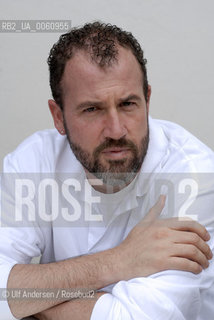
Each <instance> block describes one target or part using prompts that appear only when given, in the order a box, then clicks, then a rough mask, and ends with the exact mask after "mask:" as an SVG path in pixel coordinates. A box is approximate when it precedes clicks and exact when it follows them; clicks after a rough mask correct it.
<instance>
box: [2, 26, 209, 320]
mask: <svg viewBox="0 0 214 320" xmlns="http://www.w3.org/2000/svg"><path fill="white" fill-rule="evenodd" d="M48 62H49V67H50V85H51V89H52V93H53V98H54V100H50V101H49V108H50V111H51V113H52V116H53V120H54V124H55V127H56V129H57V131H58V132H57V131H56V130H48V131H45V132H39V133H36V134H35V135H33V136H32V137H30V138H29V139H27V140H26V141H25V142H24V143H23V144H22V145H21V146H19V147H18V149H17V150H16V151H15V152H14V153H12V154H10V155H8V156H7V158H6V159H5V161H4V172H13V173H15V175H18V176H19V174H20V173H22V172H24V173H37V174H39V177H40V178H41V179H42V174H47V173H60V176H59V177H57V181H58V182H59V185H60V188H61V190H62V193H60V195H59V193H58V190H59V189H57V188H58V185H56V184H55V182H51V184H50V185H51V188H52V190H53V189H54V190H57V192H56V194H57V197H56V198H57V201H58V198H59V201H60V203H58V202H54V200H53V199H52V200H53V202H51V203H48V206H49V208H48V210H49V211H50V212H51V214H53V212H54V213H56V214H55V215H54V216H55V217H56V215H57V212H56V211H55V209H56V207H60V208H61V209H62V210H61V211H60V212H61V213H62V216H63V217H64V218H65V217H67V220H66V219H64V220H65V221H61V220H60V222H59V220H55V219H52V220H48V219H46V222H47V223H46V224H44V225H43V224H42V223H43V221H41V220H44V219H42V218H44V214H43V215H42V218H41V220H39V221H37V220H36V221H34V222H33V223H32V220H30V222H29V220H28V218H29V217H28V215H27V214H25V212H23V214H22V215H21V217H22V221H21V223H22V228H20V227H19V228H18V227H17V228H14V225H13V221H14V220H13V219H12V217H13V214H12V213H11V212H13V208H14V207H17V203H16V198H15V196H14V195H13V193H12V191H11V189H12V187H11V188H9V187H8V186H7V182H6V183H5V186H4V188H3V187H2V189H3V199H2V202H4V205H5V207H4V208H5V209H4V210H3V211H4V212H5V213H4V215H3V217H2V221H3V224H6V225H7V226H9V227H10V228H2V229H1V242H0V257H1V258H0V259H1V270H0V271H1V274H2V275H3V279H2V280H1V287H3V288H5V287H7V288H8V289H12V288H28V289H34V288H36V289H39V288H43V289H48V288H51V289H57V288H65V289H69V288H72V289H78V288H82V289H84V288H86V289H87V288H93V289H95V290H98V292H97V293H96V299H71V300H70V301H66V300H67V299H66V297H64V298H61V299H41V300H39V301H38V300H37V301H36V299H34V300H24V299H22V300H20V299H9V298H10V297H9V298H8V304H7V303H6V301H4V302H2V310H3V311H4V312H3V313H4V320H6V319H12V314H13V315H14V316H15V317H16V318H21V317H24V316H28V315H35V317H36V318H38V319H61V320H62V319H69V317H70V318H72V319H90V318H91V319H93V320H94V319H100V318H102V319H123V320H124V319H176V320H179V319H191V320H193V319H211V318H209V317H210V316H211V315H212V314H213V313H212V312H213V311H214V310H213V303H212V302H211V301H212V297H213V268H214V267H213V263H211V262H210V266H209V267H208V265H209V263H208V260H210V259H211V258H212V253H211V251H210V249H209V247H208V245H207V243H206V242H207V241H208V240H209V239H210V236H209V234H208V232H207V231H206V229H205V228H204V227H203V226H202V225H200V224H199V223H197V222H193V221H189V220H184V219H173V218H169V219H165V220H157V219H156V218H157V217H158V216H159V215H160V214H161V215H162V217H165V218H167V217H172V216H177V215H179V213H180V214H181V215H182V212H183V211H185V210H184V206H186V209H187V207H188V208H189V209H190V210H189V212H190V214H194V215H195V216H196V217H197V218H198V219H199V222H201V223H206V226H207V229H208V231H209V232H210V234H211V235H213V218H212V210H213V201H212V200H213V189H212V187H213V186H212V181H211V183H207V181H206V183H205V185H203V188H201V189H202V190H201V189H200V190H197V194H196V193H195V194H194V197H193V199H194V200H195V201H196V198H197V199H198V201H196V203H197V204H196V205H194V201H192V198H191V197H189V200H190V201H191V202H189V203H188V205H187V203H186V201H185V200H186V199H184V198H183V197H182V196H181V195H179V196H178V197H176V199H175V203H174V205H173V210H172V211H171V209H172V207H171V206H170V204H169V202H170V197H168V200H167V201H168V205H166V206H165V198H164V197H163V196H160V197H159V200H158V201H157V203H156V204H155V206H153V207H152V204H154V199H155V198H156V199H157V196H158V195H160V194H161V187H160V186H159V182H160V181H163V180H164V179H163V176H161V174H162V173H163V174H168V173H169V174H170V175H172V173H174V172H175V173H184V174H186V173H188V172H192V173H196V172H209V173H210V172H213V169H214V162H213V160H214V156H213V153H212V151H211V150H209V149H208V148H207V147H206V146H204V145H203V144H202V143H200V142H199V141H198V140H197V139H196V138H194V137H193V136H192V135H191V134H189V133H188V132H186V131H185V130H184V129H182V128H180V127H179V126H177V125H175V124H171V123H168V122H164V121H155V120H153V119H151V118H150V117H148V113H149V101H150V95H151V88H150V86H149V85H148V81H147V73H146V66H145V63H146V61H145V59H144V56H143V51H142V50H141V48H140V46H139V44H138V42H137V41H136V40H135V39H134V37H133V36H132V35H131V34H129V33H127V32H124V31H122V30H120V29H119V28H117V27H116V26H111V25H105V24H100V23H98V22H96V23H93V24H87V25H85V26H84V27H83V28H80V29H73V30H72V31H71V32H70V33H68V34H65V35H63V36H61V38H60V40H59V42H58V43H57V44H56V45H54V47H53V48H52V50H51V53H50V56H49V60H48ZM71 150H72V151H71ZM64 174H65V176H64ZM73 177H75V178H76V177H78V181H77V179H74V178H73ZM157 177H158V179H157ZM164 177H166V176H164ZM170 177H171V176H170ZM184 178H185V179H181V181H180V175H179V176H176V179H177V180H176V179H175V180H176V181H175V185H176V183H178V190H179V192H180V194H181V193H182V190H183V188H184V187H185V186H189V185H190V187H191V183H193V185H194V182H193V181H195V180H191V182H189V181H190V179H188V178H187V177H186V176H184ZM6 180H7V179H6ZM38 180H40V179H38ZM44 181H45V183H47V180H44V179H43V181H42V184H40V183H39V189H38V194H39V195H41V194H42V191H41V190H43V189H45V188H46V186H47V184H46V185H45V183H44ZM48 181H49V182H50V179H49V180H48ZM51 181H52V180H51ZM79 181H80V182H79ZM156 181H158V187H160V188H159V189H158V188H156V187H157V183H156ZM164 181H166V178H165V180H164ZM83 182H84V189H81V188H82V186H83ZM170 182H171V180H170ZM163 184H165V185H166V183H165V182H164V183H163ZM10 186H12V184H10ZM176 186H177V185H176ZM31 187H32V188H31V189H33V186H32V185H31ZM156 189H157V190H156ZM29 190H30V189H29ZM88 190H90V192H91V193H93V199H95V198H99V201H97V203H95V201H94V205H93V208H92V211H93V212H92V213H90V214H89V211H90V209H91V207H90V204H91V202H92V201H91V199H89V198H90V196H89V193H88ZM155 190H156V192H155ZM192 190H193V193H194V190H195V189H191V190H190V191H191V196H192ZM31 191H32V190H31ZM16 195H17V193H16ZM90 195H91V194H90ZM152 195H153V196H152ZM63 196H64V197H65V198H66V201H67V202H69V201H68V200H69V199H70V200H71V199H72V201H73V204H74V200H76V202H75V206H76V208H77V209H78V208H80V209H83V210H82V211H81V212H80V214H79V213H78V210H74V205H73V211H72V212H73V214H72V215H70V216H69V215H68V211H66V210H67V209H68V208H65V201H64V199H63ZM95 196H96V197H95ZM196 196H197V197H196ZM46 197H47V198H48V195H47V194H46ZM29 198H30V196H29ZM31 198H32V197H31ZM49 198H50V197H49ZM14 199H15V200H14ZM38 199H39V200H41V197H40V196H38ZM43 200H44V201H45V198H44V199H43ZM190 204H192V206H190ZM67 206H69V205H68V204H67ZM151 207H152V209H151V210H150V211H149V208H151ZM32 208H33V205H32V206H31V209H32ZM36 208H37V209H38V210H36V212H37V214H38V215H39V214H41V211H42V210H40V209H41V208H43V210H44V211H45V209H46V208H45V209H44V206H43V202H42V204H41V201H40V202H39V204H38V207H36ZM166 208H168V209H170V210H168V211H169V212H168V211H167V210H166ZM191 208H193V209H192V211H191ZM201 209H203V212H201ZM69 210H72V208H71V206H69ZM32 211H33V209H32V210H31V214H32ZM146 213H148V214H147V215H146ZM183 215H185V214H183ZM45 217H46V218H47V216H45ZM74 217H75V219H74ZM76 217H78V218H79V220H78V219H77V218H76ZM68 218H69V219H70V220H68ZM92 218H94V220H93V219H92ZM143 218H144V219H143ZM72 219H73V220H72ZM81 219H82V220H81ZM95 220H96V221H95ZM8 221H9V222H8ZM80 221H81V222H80ZM12 227H13V228H12ZM15 227H16V225H15ZM209 245H210V246H211V248H213V239H211V240H210V243H209ZM40 254H41V255H42V258H41V262H42V263H41V264H39V265H32V264H29V262H30V260H31V258H32V257H34V256H38V255H40ZM202 269H204V270H202ZM165 270H169V271H165ZM176 270H177V271H176ZM179 270H182V271H179ZM3 308H4V309H3ZM0 317H1V316H0ZM2 319H3V318H2Z"/></svg>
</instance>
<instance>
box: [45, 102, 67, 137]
mask: <svg viewBox="0 0 214 320" xmlns="http://www.w3.org/2000/svg"><path fill="white" fill-rule="evenodd" d="M48 105H49V109H50V112H51V115H52V118H53V121H54V126H55V128H56V129H57V130H58V132H59V133H60V134H61V135H64V134H65V128H64V120H63V112H62V109H61V108H60V107H59V106H58V104H57V103H56V102H55V101H54V100H52V99H50V100H48Z"/></svg>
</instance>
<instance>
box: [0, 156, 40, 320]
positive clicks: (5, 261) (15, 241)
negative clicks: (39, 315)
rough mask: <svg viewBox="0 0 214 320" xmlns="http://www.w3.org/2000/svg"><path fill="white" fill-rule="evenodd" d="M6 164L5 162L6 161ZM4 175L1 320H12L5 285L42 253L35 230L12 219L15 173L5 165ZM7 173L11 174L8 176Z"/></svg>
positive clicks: (0, 198) (0, 197)
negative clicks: (20, 266) (19, 268)
mask: <svg viewBox="0 0 214 320" xmlns="http://www.w3.org/2000/svg"><path fill="white" fill-rule="evenodd" d="M6 160H7V159H6ZM5 163H6V165H5V167H4V169H6V171H7V173H3V174H2V175H1V176H0V186H1V190H0V310H1V311H0V320H12V319H15V318H14V316H13V315H12V313H11V311H10V308H9V305H8V301H7V294H8V293H9V291H7V282H8V277H9V274H10V272H11V269H12V268H13V266H14V265H16V264H28V263H30V262H31V260H32V258H33V257H37V256H40V255H41V253H42V251H43V250H44V236H43V233H42V231H41V229H40V228H39V227H38V226H35V224H34V225H31V226H30V225H29V224H28V222H27V221H24V215H23V220H22V221H21V222H20V223H19V224H18V225H17V224H16V221H15V219H14V214H13V213H14V208H15V205H14V193H13V192H12V185H13V182H14V176H13V175H16V173H14V172H15V170H14V168H13V167H12V166H10V165H9V162H8V161H5ZM9 171H12V172H10V173H9Z"/></svg>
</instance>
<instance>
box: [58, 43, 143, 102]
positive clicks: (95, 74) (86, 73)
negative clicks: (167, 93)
mask: <svg viewBox="0 0 214 320" xmlns="http://www.w3.org/2000/svg"><path fill="white" fill-rule="evenodd" d="M142 83H143V75H142V70H141V67H140V64H139V63H138V61H137V60H136V58H135V56H134V55H133V53H132V52H131V51H130V50H129V49H125V48H123V47H119V50H118V56H117V61H114V62H113V63H112V64H111V65H110V66H106V67H100V66H99V65H98V64H97V63H95V62H93V61H91V57H90V56H89V54H87V53H86V52H84V51H77V52H76V53H75V55H74V57H72V58H71V59H70V60H68V62H67V63H66V66H65V71H64V74H63V78H62V89H63V96H64V98H65V97H66V96H69V97H70V98H72V99H76V98H78V97H83V96H84V95H85V96H87V97H88V98H91V97H92V95H94V97H95V96H96V95H97V98H99V97H98V96H99V94H102V93H104V91H105V92H108V91H113V90H114V89H117V91H118V90H120V91H121V94H123V91H126V90H127V89H128V90H130V91H133V90H136V89H137V88H140V89H141V90H142V91H143V89H142V88H143V85H142ZM124 94H126V92H124Z"/></svg>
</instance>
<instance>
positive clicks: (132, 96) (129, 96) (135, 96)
mask: <svg viewBox="0 0 214 320" xmlns="http://www.w3.org/2000/svg"><path fill="white" fill-rule="evenodd" d="M129 100H135V101H139V102H140V101H141V100H142V99H141V98H140V97H139V96H138V95H136V94H130V95H128V96H127V97H125V98H122V99H120V100H119V101H120V103H121V102H125V101H129Z"/></svg>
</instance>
